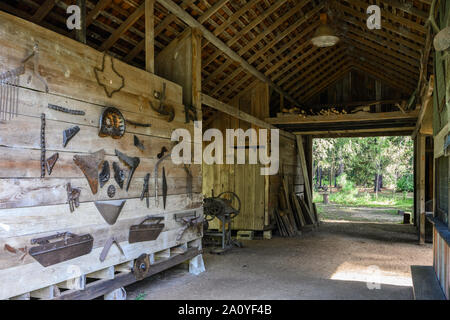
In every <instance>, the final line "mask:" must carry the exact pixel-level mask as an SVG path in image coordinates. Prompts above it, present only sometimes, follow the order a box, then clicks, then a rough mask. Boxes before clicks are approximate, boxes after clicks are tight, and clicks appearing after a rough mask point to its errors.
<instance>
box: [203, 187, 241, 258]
mask: <svg viewBox="0 0 450 320" xmlns="http://www.w3.org/2000/svg"><path fill="white" fill-rule="evenodd" d="M228 197H229V198H231V199H228ZM233 200H235V201H236V203H237V207H234V206H233ZM203 208H204V214H205V227H206V229H208V225H209V222H210V221H212V220H214V219H215V218H217V219H219V220H220V222H221V225H222V231H221V232H213V231H209V230H208V231H206V232H205V237H207V238H217V237H218V238H221V246H220V247H217V248H215V249H213V250H212V251H211V252H212V253H218V254H220V253H223V252H225V251H227V250H229V249H231V248H232V247H233V246H237V247H242V244H241V243H240V242H238V241H235V240H233V239H232V237H231V223H232V220H233V219H234V218H236V216H237V215H238V214H239V212H240V210H241V199H239V197H238V195H237V194H236V193H234V192H232V191H226V192H222V193H220V194H219V195H218V196H217V197H215V196H214V191H212V196H211V197H209V198H205V199H203ZM211 243H214V242H210V243H209V244H211Z"/></svg>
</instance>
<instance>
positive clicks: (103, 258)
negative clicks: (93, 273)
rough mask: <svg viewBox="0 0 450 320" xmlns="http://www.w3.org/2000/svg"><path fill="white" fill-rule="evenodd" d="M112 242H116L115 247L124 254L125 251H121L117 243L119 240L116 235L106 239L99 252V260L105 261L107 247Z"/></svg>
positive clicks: (108, 247) (109, 246) (109, 247)
mask: <svg viewBox="0 0 450 320" xmlns="http://www.w3.org/2000/svg"><path fill="white" fill-rule="evenodd" d="M113 244H116V246H117V248H118V249H119V251H120V253H121V254H122V255H123V256H124V255H125V252H124V251H123V249H122V247H121V246H120V244H119V241H118V240H117V238H116V237H111V238H109V239H108V240H106V243H105V246H104V247H103V250H102V252H101V253H100V262H103V261H105V259H106V256H107V255H108V252H109V249H111V246H112V245H113Z"/></svg>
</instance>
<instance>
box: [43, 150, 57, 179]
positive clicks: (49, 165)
mask: <svg viewBox="0 0 450 320" xmlns="http://www.w3.org/2000/svg"><path fill="white" fill-rule="evenodd" d="M58 159H59V153H58V152H57V153H55V154H54V155H52V156H51V157H50V158H48V159H47V160H46V161H45V165H46V167H47V173H48V175H51V174H52V171H53V167H54V166H55V164H56V161H58Z"/></svg>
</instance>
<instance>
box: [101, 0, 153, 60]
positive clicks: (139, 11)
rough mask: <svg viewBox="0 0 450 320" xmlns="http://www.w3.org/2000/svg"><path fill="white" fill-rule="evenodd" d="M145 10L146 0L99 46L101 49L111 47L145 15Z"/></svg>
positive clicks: (104, 49)
mask: <svg viewBox="0 0 450 320" xmlns="http://www.w3.org/2000/svg"><path fill="white" fill-rule="evenodd" d="M144 11H145V2H144V3H142V4H141V5H140V6H139V7H138V8H137V9H136V10H135V11H134V12H133V13H132V14H131V15H129V16H128V18H127V19H126V20H125V21H124V22H123V23H122V24H121V25H120V26H119V28H117V29H116V31H115V32H114V33H113V34H111V36H110V37H109V38H108V39H107V40H106V41H105V42H103V43H102V45H101V46H100V47H99V48H98V50H99V51H106V50H109V48H111V47H112V46H113V45H114V43H116V41H117V40H119V38H120V37H121V36H122V35H123V34H124V33H125V32H127V30H128V29H129V28H130V27H131V26H132V25H133V24H134V23H135V22H136V21H138V20H139V19H140V18H141V17H142V16H143V15H144Z"/></svg>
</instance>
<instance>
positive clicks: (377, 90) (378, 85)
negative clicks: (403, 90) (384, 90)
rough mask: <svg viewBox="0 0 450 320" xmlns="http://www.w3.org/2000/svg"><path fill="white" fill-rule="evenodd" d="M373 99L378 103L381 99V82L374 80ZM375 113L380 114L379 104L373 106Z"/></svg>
mask: <svg viewBox="0 0 450 320" xmlns="http://www.w3.org/2000/svg"><path fill="white" fill-rule="evenodd" d="M375 99H376V100H378V101H380V100H381V99H382V98H381V81H380V80H375ZM375 112H381V104H377V105H376V106H375Z"/></svg>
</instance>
